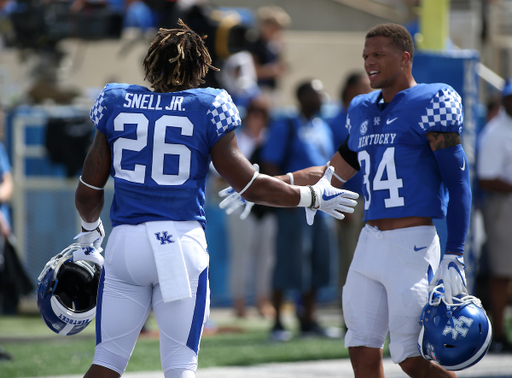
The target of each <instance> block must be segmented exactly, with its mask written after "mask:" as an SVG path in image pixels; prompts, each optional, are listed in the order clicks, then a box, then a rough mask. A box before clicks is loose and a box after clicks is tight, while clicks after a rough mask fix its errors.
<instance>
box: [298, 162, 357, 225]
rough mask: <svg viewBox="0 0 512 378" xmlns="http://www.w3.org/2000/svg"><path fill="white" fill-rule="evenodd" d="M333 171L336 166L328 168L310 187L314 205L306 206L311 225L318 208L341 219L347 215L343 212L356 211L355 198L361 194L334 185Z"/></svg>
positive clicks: (307, 218) (307, 217)
mask: <svg viewBox="0 0 512 378" xmlns="http://www.w3.org/2000/svg"><path fill="white" fill-rule="evenodd" d="M333 173H334V167H329V168H327V170H326V171H325V173H324V175H323V176H322V178H321V179H320V180H319V181H318V182H317V183H316V184H315V185H313V186H311V187H310V189H311V191H312V197H313V201H312V203H313V205H312V206H310V207H306V208H305V209H306V221H307V222H308V224H309V225H310V226H311V225H312V224H313V222H314V219H315V214H316V212H317V210H321V211H323V212H324V213H327V214H329V215H331V216H332V217H334V218H336V219H340V220H341V219H343V218H345V215H343V214H342V213H353V212H354V207H355V206H356V205H357V202H356V201H355V200H356V199H358V198H359V194H357V193H354V192H351V191H350V190H345V189H338V188H335V187H334V186H332V185H331V179H332V175H333ZM313 191H314V194H313ZM301 192H302V189H301Z"/></svg>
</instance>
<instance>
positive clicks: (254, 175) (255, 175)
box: [238, 171, 260, 195]
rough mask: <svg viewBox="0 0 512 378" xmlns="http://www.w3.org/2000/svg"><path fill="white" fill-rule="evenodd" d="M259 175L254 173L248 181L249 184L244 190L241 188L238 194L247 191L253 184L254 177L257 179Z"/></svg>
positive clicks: (256, 172)
mask: <svg viewBox="0 0 512 378" xmlns="http://www.w3.org/2000/svg"><path fill="white" fill-rule="evenodd" d="M259 175H260V173H259V172H258V171H254V174H253V175H252V179H251V181H249V183H248V184H247V185H246V186H245V188H243V189H242V190H241V191H240V192H239V193H238V194H240V195H242V194H244V192H245V191H246V190H247V189H249V186H251V185H252V183H253V182H254V180H256V177H258V176H259Z"/></svg>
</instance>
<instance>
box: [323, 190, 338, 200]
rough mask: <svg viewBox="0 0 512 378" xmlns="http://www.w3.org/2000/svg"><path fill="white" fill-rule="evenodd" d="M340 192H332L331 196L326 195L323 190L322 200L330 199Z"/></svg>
mask: <svg viewBox="0 0 512 378" xmlns="http://www.w3.org/2000/svg"><path fill="white" fill-rule="evenodd" d="M340 194H341V193H337V194H333V195H331V196H328V195H326V194H325V192H324V194H322V199H323V200H324V201H329V200H332V199H333V198H336V197H338V196H339V195H340Z"/></svg>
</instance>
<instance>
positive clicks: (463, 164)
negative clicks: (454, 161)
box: [459, 159, 466, 171]
mask: <svg viewBox="0 0 512 378" xmlns="http://www.w3.org/2000/svg"><path fill="white" fill-rule="evenodd" d="M459 168H460V170H461V171H463V170H465V169H466V159H462V167H459Z"/></svg>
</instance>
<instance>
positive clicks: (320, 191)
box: [211, 132, 358, 224]
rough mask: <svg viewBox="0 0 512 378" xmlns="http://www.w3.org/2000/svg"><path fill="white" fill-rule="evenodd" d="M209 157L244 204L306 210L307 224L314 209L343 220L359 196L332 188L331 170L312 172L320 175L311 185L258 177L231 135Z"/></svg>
mask: <svg viewBox="0 0 512 378" xmlns="http://www.w3.org/2000/svg"><path fill="white" fill-rule="evenodd" d="M211 155H212V161H213V164H214V165H215V168H216V169H217V171H218V172H219V174H220V175H221V176H222V177H224V179H225V180H226V181H227V182H228V183H229V184H230V185H231V187H232V188H233V189H234V190H235V191H236V192H237V193H239V195H241V196H242V197H243V198H244V199H245V200H247V201H250V202H256V203H259V204H262V205H267V206H273V207H297V206H298V207H305V208H306V216H307V220H308V223H309V224H312V223H313V217H314V214H315V212H316V210H322V211H324V212H326V213H328V214H330V215H332V216H333V217H335V218H338V219H343V217H344V216H343V215H342V214H341V213H342V212H350V213H351V212H353V211H354V210H353V206H355V205H356V202H355V201H353V200H354V199H357V197H358V195H357V194H356V193H352V192H349V191H346V190H345V191H343V190H339V189H336V188H334V187H333V186H331V184H330V182H331V176H332V173H333V171H334V170H333V168H330V169H329V170H328V171H326V172H325V174H323V172H324V171H325V167H320V168H318V170H316V169H313V170H312V172H322V174H323V176H322V175H319V176H320V180H318V179H315V180H314V181H312V182H311V183H312V184H314V185H313V186H297V185H288V184H287V183H286V182H285V181H283V180H279V179H277V178H274V177H271V176H267V175H264V174H261V175H260V174H258V172H257V171H256V170H255V168H254V167H253V166H252V165H251V163H250V162H249V161H248V160H247V159H246V158H245V156H244V155H243V154H242V153H241V152H240V150H239V149H238V145H237V142H236V136H235V134H234V132H228V133H227V134H226V135H225V136H223V137H222V138H221V139H220V140H219V141H218V142H217V143H216V144H215V145H214V146H213V148H212V150H211ZM285 177H288V179H287V182H289V180H290V178H289V176H288V175H285V176H283V177H282V178H283V179H284V178H285ZM301 177H303V174H301ZM311 177H313V176H311ZM317 181H318V182H317ZM238 198H239V197H238ZM235 201H236V199H235Z"/></svg>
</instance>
